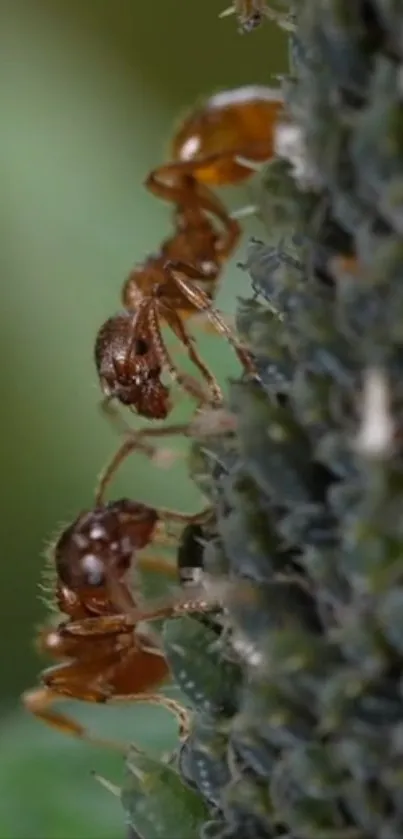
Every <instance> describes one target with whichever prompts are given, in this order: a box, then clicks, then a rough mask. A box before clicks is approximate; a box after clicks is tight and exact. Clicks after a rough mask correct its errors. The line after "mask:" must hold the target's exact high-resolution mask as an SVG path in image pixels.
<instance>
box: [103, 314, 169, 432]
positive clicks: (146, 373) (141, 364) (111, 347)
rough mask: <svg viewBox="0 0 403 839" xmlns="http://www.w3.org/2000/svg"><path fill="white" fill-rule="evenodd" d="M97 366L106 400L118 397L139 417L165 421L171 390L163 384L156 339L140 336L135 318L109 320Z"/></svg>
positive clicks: (121, 317) (105, 327) (120, 317)
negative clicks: (110, 397) (155, 343)
mask: <svg viewBox="0 0 403 839" xmlns="http://www.w3.org/2000/svg"><path fill="white" fill-rule="evenodd" d="M95 364H96V367H97V371H98V376H99V380H100V383H101V387H102V391H103V393H104V395H105V396H115V397H116V399H118V400H119V402H121V403H122V405H127V406H129V407H130V408H132V410H134V411H135V412H136V413H137V414H139V415H140V416H142V417H147V418H148V419H165V418H166V417H167V416H168V414H169V411H170V409H171V404H170V398H169V388H167V387H166V385H164V384H163V382H162V381H161V372H162V371H161V365H160V362H159V358H158V354H157V352H156V350H155V346H154V341H153V337H152V335H148V334H146V333H145V332H144V330H143V331H142V333H141V334H139V335H136V323H135V316H133V315H131V314H130V313H128V312H123V313H122V314H118V315H114V316H113V317H111V318H109V319H108V320H107V321H106V322H105V323H104V324H103V326H102V327H101V329H100V330H99V332H98V335H97V338H96V342H95Z"/></svg>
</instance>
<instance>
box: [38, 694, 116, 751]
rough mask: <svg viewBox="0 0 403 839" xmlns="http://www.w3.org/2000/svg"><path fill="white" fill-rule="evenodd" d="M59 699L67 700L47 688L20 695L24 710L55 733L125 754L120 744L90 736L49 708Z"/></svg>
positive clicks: (69, 718)
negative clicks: (53, 729)
mask: <svg viewBox="0 0 403 839" xmlns="http://www.w3.org/2000/svg"><path fill="white" fill-rule="evenodd" d="M61 699H67V697H63V696H60V695H59V694H58V693H56V691H53V690H52V689H51V688H49V687H38V688H33V689H32V690H28V691H26V692H25V693H24V694H23V695H22V702H23V704H24V706H25V708H26V709H27V710H28V711H30V713H31V714H34V716H35V717H37V718H38V719H39V720H41V721H42V722H44V723H46V724H47V725H49V726H51V727H52V728H56V729H57V731H60V732H61V733H63V734H69V735H70V736H71V737H76V738H78V739H79V740H85V741H86V742H87V743H92V744H93V745H96V746H102V747H106V748H108V749H114V750H115V751H119V752H123V753H124V754H126V752H127V747H126V746H124V745H123V744H122V743H118V742H117V741H115V740H106V739H104V738H102V737H96V736H94V735H93V734H90V733H89V732H88V731H87V729H86V728H85V727H84V726H83V725H81V724H80V723H78V722H76V720H74V719H73V718H72V717H70V716H68V715H67V714H62V713H60V712H59V711H54V710H53V708H52V707H51V706H52V705H53V704H54V703H55V702H57V701H60V700H61ZM92 701H94V702H95V701H98V702H99V701H100V700H99V699H98V700H96V699H93V700H92Z"/></svg>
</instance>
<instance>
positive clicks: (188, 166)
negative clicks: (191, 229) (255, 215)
mask: <svg viewBox="0 0 403 839" xmlns="http://www.w3.org/2000/svg"><path fill="white" fill-rule="evenodd" d="M225 157H228V158H229V159H230V160H232V159H233V153H232V152H231V153H226V152H224V153H216V154H214V155H210V156H209V157H205V158H203V159H202V160H198V161H196V160H181V161H177V162H175V163H168V164H166V165H164V166H160V167H159V168H158V169H154V170H153V171H152V172H150V174H149V175H148V178H147V180H146V182H145V185H146V187H147V189H148V190H149V191H150V192H152V193H153V195H156V196H157V197H158V198H162V199H164V200H166V201H171V202H173V203H175V204H179V205H186V206H192V205H194V206H195V207H197V209H199V210H205V211H206V212H208V213H211V214H212V215H214V216H216V218H217V219H219V220H220V222H221V224H222V225H223V227H224V229H225V231H226V233H225V235H223V237H222V240H221V241H220V243H219V245H218V248H219V252H220V257H221V259H223V260H224V259H229V257H230V256H231V254H232V253H233V251H234V250H235V248H236V246H237V244H238V241H239V239H240V236H241V232H242V231H241V227H240V225H239V224H238V222H237V220H236V219H234V218H232V216H231V215H230V214H229V213H228V211H227V209H226V207H225V205H224V204H223V203H222V202H221V201H220V199H219V198H218V196H217V195H215V193H214V192H212V190H211V189H209V187H208V186H207V185H206V184H204V183H202V180H203V178H202V177H201V179H200V180H198V170H200V171H201V172H202V170H204V169H207V170H208V168H209V167H210V166H214V165H215V163H217V162H220V163H221V162H222V161H223V159H225Z"/></svg>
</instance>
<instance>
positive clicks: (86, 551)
mask: <svg viewBox="0 0 403 839" xmlns="http://www.w3.org/2000/svg"><path fill="white" fill-rule="evenodd" d="M135 447H136V446H135V445H134V444H133V443H132V444H131V450H133V448H135ZM127 453H128V452H127ZM122 457H123V455H122V452H121V450H119V452H118V456H115V457H114V458H113V460H112V462H111V464H110V465H109V466H108V467H107V468H106V470H105V472H104V474H103V476H102V478H101V480H100V483H99V488H98V491H97V493H96V499H95V506H94V508H93V509H92V510H89V511H84V512H82V513H80V515H79V516H78V517H77V518H76V519H75V521H74V522H73V523H72V524H70V525H68V527H66V528H65V529H64V530H63V531H62V533H61V534H60V536H59V537H58V539H57V540H56V542H55V544H54V545H53V547H52V550H51V554H50V561H51V563H52V566H53V571H54V577H55V579H54V581H53V589H54V596H55V600H56V605H57V607H58V610H59V612H60V613H61V614H62V615H65V616H66V617H65V618H64V619H63V620H61V622H60V623H59V624H58V625H56V626H53V627H50V628H45V629H44V630H42V631H41V632H40V635H39V639H38V646H39V648H40V650H41V651H42V652H45V653H48V654H49V655H51V656H52V657H53V658H54V659H56V660H57V661H59V662H60V663H58V664H56V665H55V666H53V667H50V668H48V669H46V670H45V671H44V672H43V674H42V682H43V685H42V686H41V687H37V688H34V689H33V690H29V691H27V692H25V693H24V695H23V697H22V699H23V703H24V705H25V707H26V708H27V709H28V710H29V711H30V712H32V713H33V714H34V715H35V716H36V717H38V718H39V719H41V720H42V721H43V722H46V723H47V724H49V725H51V726H53V727H55V728H57V729H58V730H59V731H64V732H65V733H68V734H70V735H73V736H75V737H79V738H82V739H85V740H87V741H91V742H95V743H98V744H101V745H108V746H113V747H114V748H119V749H122V748H125V747H122V746H121V745H120V744H117V743H114V742H109V741H107V740H103V739H100V738H98V737H96V736H92V735H91V734H90V733H88V732H87V730H86V729H85V728H84V727H83V726H81V725H80V724H79V723H77V722H76V721H75V720H74V719H73V718H71V717H69V716H66V715H65V714H63V713H60V712H58V711H55V710H54V708H53V705H54V704H55V703H56V702H58V701H60V700H63V699H68V698H72V699H79V700H82V701H85V702H94V703H107V702H116V701H127V702H129V701H133V702H148V703H154V704H158V705H162V706H164V707H166V708H167V709H168V710H169V711H171V712H172V713H174V714H175V715H176V717H177V718H178V720H179V726H180V731H181V733H182V734H184V733H185V732H186V731H187V712H186V710H185V709H184V708H182V706H181V705H180V704H178V703H177V702H175V701H173V700H171V699H168V698H167V697H165V696H163V695H159V694H156V693H155V690H156V689H158V688H159V687H160V686H161V685H162V684H163V683H164V682H165V681H166V680H167V679H168V677H169V668H168V665H167V662H166V660H165V658H164V655H163V652H162V649H161V646H160V643H159V639H158V636H157V635H156V634H155V633H154V632H153V631H152V630H151V629H150V627H149V626H148V625H147V622H152V621H155V620H157V619H161V618H166V617H170V616H172V615H179V614H184V613H189V612H201V613H202V612H205V611H209V610H210V609H211V606H210V604H209V603H208V602H207V600H206V598H205V596H204V594H202V593H201V591H200V588H199V589H198V590H197V589H196V588H194V589H193V593H192V596H190V593H189V592H183V593H181V594H173V595H172V596H170V597H166V598H165V599H163V600H160V601H158V602H157V601H155V602H151V603H149V602H146V601H144V600H143V598H142V596H141V591H140V587H139V586H138V584H137V581H136V580H135V581H134V584H133V580H129V572H130V571H131V569H132V568H133V567H134V570H135V571H138V570H143V571H144V570H152V571H154V572H158V573H162V574H165V575H167V576H169V577H171V578H175V579H176V574H177V572H176V569H175V566H174V565H172V563H170V562H169V561H167V560H165V559H163V558H158V557H155V556H147V555H140V556H139V551H141V550H142V549H143V548H145V547H146V546H147V545H149V544H151V543H155V542H157V541H158V540H159V541H160V542H162V544H166V542H167V539H166V536H165V534H164V533H160V534H159V533H158V525H161V524H163V523H164V522H166V521H168V522H169V521H172V522H178V523H181V524H184V525H189V524H194V525H197V524H198V523H200V522H202V521H204V520H205V519H206V516H208V515H210V513H209V511H207V512H206V511H202V512H201V513H198V514H195V515H186V514H183V513H180V512H175V511H171V510H157V509H155V508H152V507H148V506H146V505H144V504H141V503H138V502H135V501H130V500H128V499H119V500H117V501H112V502H105V501H104V492H105V489H106V487H107V485H108V484H109V482H110V480H111V477H112V475H113V474H114V472H115V471H116V469H117V467H118V465H119V463H120V462H121V460H122Z"/></svg>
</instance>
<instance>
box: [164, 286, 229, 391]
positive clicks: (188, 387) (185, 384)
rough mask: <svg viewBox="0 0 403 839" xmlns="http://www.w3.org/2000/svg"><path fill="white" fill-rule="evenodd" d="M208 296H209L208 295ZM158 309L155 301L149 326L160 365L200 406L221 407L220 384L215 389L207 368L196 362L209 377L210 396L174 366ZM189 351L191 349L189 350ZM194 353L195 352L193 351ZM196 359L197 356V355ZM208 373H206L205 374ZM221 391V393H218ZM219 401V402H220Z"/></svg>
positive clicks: (213, 380) (190, 377)
mask: <svg viewBox="0 0 403 839" xmlns="http://www.w3.org/2000/svg"><path fill="white" fill-rule="evenodd" d="M206 296H207V295H206ZM158 308H159V301H158V300H154V301H153V305H152V306H150V311H149V326H150V332H151V333H152V336H153V342H154V347H155V350H156V352H157V353H158V355H159V357H160V363H161V366H162V367H165V368H166V369H167V370H168V372H169V374H170V376H171V378H172V379H173V381H175V382H177V383H178V384H179V385H180V386H181V387H182V388H183V390H184V391H185V392H186V393H188V395H189V396H192V397H193V399H196V400H197V402H198V403H199V404H200V405H217V404H219V405H221V404H222V401H223V399H222V392H221V389H219V386H218V384H215V385H214V388H213V387H212V385H211V384H210V383H211V382H215V379H214V377H213V376H212V374H211V373H209V372H208V373H207V368H206V367H205V365H204V364H203V363H202V362H201V366H200V365H199V363H197V364H196V361H195V362H194V363H195V364H196V366H197V367H198V369H199V370H200V372H202V374H203V377H204V378H206V375H208V384H210V388H211V391H212V392H211V393H210V394H208V393H207V392H206V391H205V390H204V388H203V387H201V385H199V383H198V382H197V381H196V379H194V378H193V377H192V376H189V375H187V374H186V373H183V372H182V371H181V370H178V368H177V366H176V365H175V364H174V362H173V360H172V358H171V356H170V354H169V352H168V350H167V347H166V345H165V343H164V341H163V338H162V334H161V329H160V325H159V318H158ZM188 340H189V344H190V343H191V338H190V336H188ZM188 349H189V348H188ZM193 352H194V350H193ZM195 357H196V354H195ZM205 371H206V372H205ZM218 389H219V392H218ZM218 400H219V401H218Z"/></svg>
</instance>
